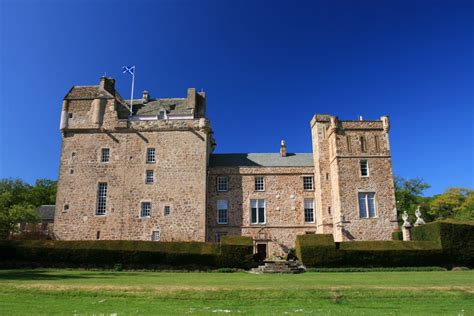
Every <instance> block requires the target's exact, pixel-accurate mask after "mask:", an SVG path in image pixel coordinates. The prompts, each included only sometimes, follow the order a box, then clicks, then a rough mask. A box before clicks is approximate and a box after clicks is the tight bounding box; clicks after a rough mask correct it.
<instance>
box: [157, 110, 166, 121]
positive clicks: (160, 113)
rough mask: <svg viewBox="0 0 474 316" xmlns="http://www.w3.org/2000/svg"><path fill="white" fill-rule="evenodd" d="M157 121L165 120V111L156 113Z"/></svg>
mask: <svg viewBox="0 0 474 316" xmlns="http://www.w3.org/2000/svg"><path fill="white" fill-rule="evenodd" d="M158 119H159V120H165V119H166V111H165V110H160V112H158Z"/></svg>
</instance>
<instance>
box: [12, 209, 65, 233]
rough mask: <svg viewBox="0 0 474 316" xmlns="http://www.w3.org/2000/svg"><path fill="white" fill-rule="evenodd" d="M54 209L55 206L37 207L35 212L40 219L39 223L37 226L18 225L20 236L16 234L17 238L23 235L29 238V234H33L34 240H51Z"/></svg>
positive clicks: (28, 224)
mask: <svg viewBox="0 0 474 316" xmlns="http://www.w3.org/2000/svg"><path fill="white" fill-rule="evenodd" d="M55 209H56V206H55V205H41V206H39V207H37V208H36V212H37V213H38V215H39V217H40V222H39V223H37V224H30V223H20V224H19V228H20V231H19V232H20V234H17V236H18V235H19V236H25V234H26V235H27V236H31V235H30V234H34V235H35V236H34V237H35V238H38V237H40V238H43V237H47V238H53V230H54V211H55Z"/></svg>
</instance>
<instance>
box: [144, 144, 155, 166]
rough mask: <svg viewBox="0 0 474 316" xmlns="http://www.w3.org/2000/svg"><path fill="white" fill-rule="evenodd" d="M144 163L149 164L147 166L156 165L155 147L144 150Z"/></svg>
mask: <svg viewBox="0 0 474 316" xmlns="http://www.w3.org/2000/svg"><path fill="white" fill-rule="evenodd" d="M152 153H153V154H152ZM151 158H152V159H151ZM146 163H149V164H152V163H156V149H155V147H148V148H147V149H146Z"/></svg>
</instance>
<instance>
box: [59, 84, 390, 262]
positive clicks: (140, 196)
mask: <svg viewBox="0 0 474 316" xmlns="http://www.w3.org/2000/svg"><path fill="white" fill-rule="evenodd" d="M114 83H115V82H114V80H113V79H111V78H105V77H102V78H101V79H100V83H99V85H96V86H74V87H72V88H71V90H70V91H69V92H68V94H67V95H66V96H65V98H64V100H63V106H62V114H61V127H60V129H61V133H62V151H61V166H60V174H59V181H58V194H57V200H56V206H57V210H56V216H55V228H54V231H55V235H56V236H57V237H58V238H60V239H66V240H77V239H127V240H157V241H158V240H159V241H215V242H218V241H219V240H220V238H221V237H222V236H223V235H245V236H251V237H253V238H254V241H255V249H256V251H259V252H265V253H267V254H269V255H281V254H283V253H285V252H287V251H288V249H289V248H292V247H294V242H295V238H296V235H298V234H313V233H316V234H320V233H326V234H327V233H332V234H333V235H334V237H335V239H336V240H337V241H345V240H387V239H391V233H392V231H393V230H394V229H396V228H397V221H396V209H395V194H394V183H393V175H392V164H391V154H390V146H389V139H388V131H389V120H388V117H386V116H382V117H381V118H380V120H375V121H367V120H356V121H343V120H339V119H338V118H337V117H335V116H331V115H315V116H314V117H313V119H312V120H311V124H310V128H311V133H312V140H313V152H312V153H304V154H298V153H296V154H294V153H288V152H287V149H286V144H285V143H284V142H283V141H282V143H281V144H280V152H279V153H269V154H257V153H255V154H253V153H243V154H213V150H214V148H215V146H216V144H215V141H214V137H213V132H212V129H211V126H210V122H209V121H208V120H207V118H206V95H205V93H204V92H196V90H195V89H188V93H187V97H186V98H172V99H152V98H151V97H150V94H149V93H148V92H147V91H145V92H144V93H143V96H142V98H140V99H135V100H133V115H130V103H131V101H130V100H128V101H126V100H124V99H123V98H122V97H121V96H120V95H119V93H118V92H117V91H116V90H115V84H114ZM242 128H249V127H248V126H246V125H245V124H244V123H243V126H242ZM236 133H238V131H236Z"/></svg>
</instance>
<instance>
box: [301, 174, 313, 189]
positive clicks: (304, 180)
mask: <svg viewBox="0 0 474 316" xmlns="http://www.w3.org/2000/svg"><path fill="white" fill-rule="evenodd" d="M307 179H310V180H311V181H310V182H311V183H310V184H311V188H306V185H307V184H308V182H307V181H306V180H307ZM303 190H304V191H314V177H313V176H303Z"/></svg>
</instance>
